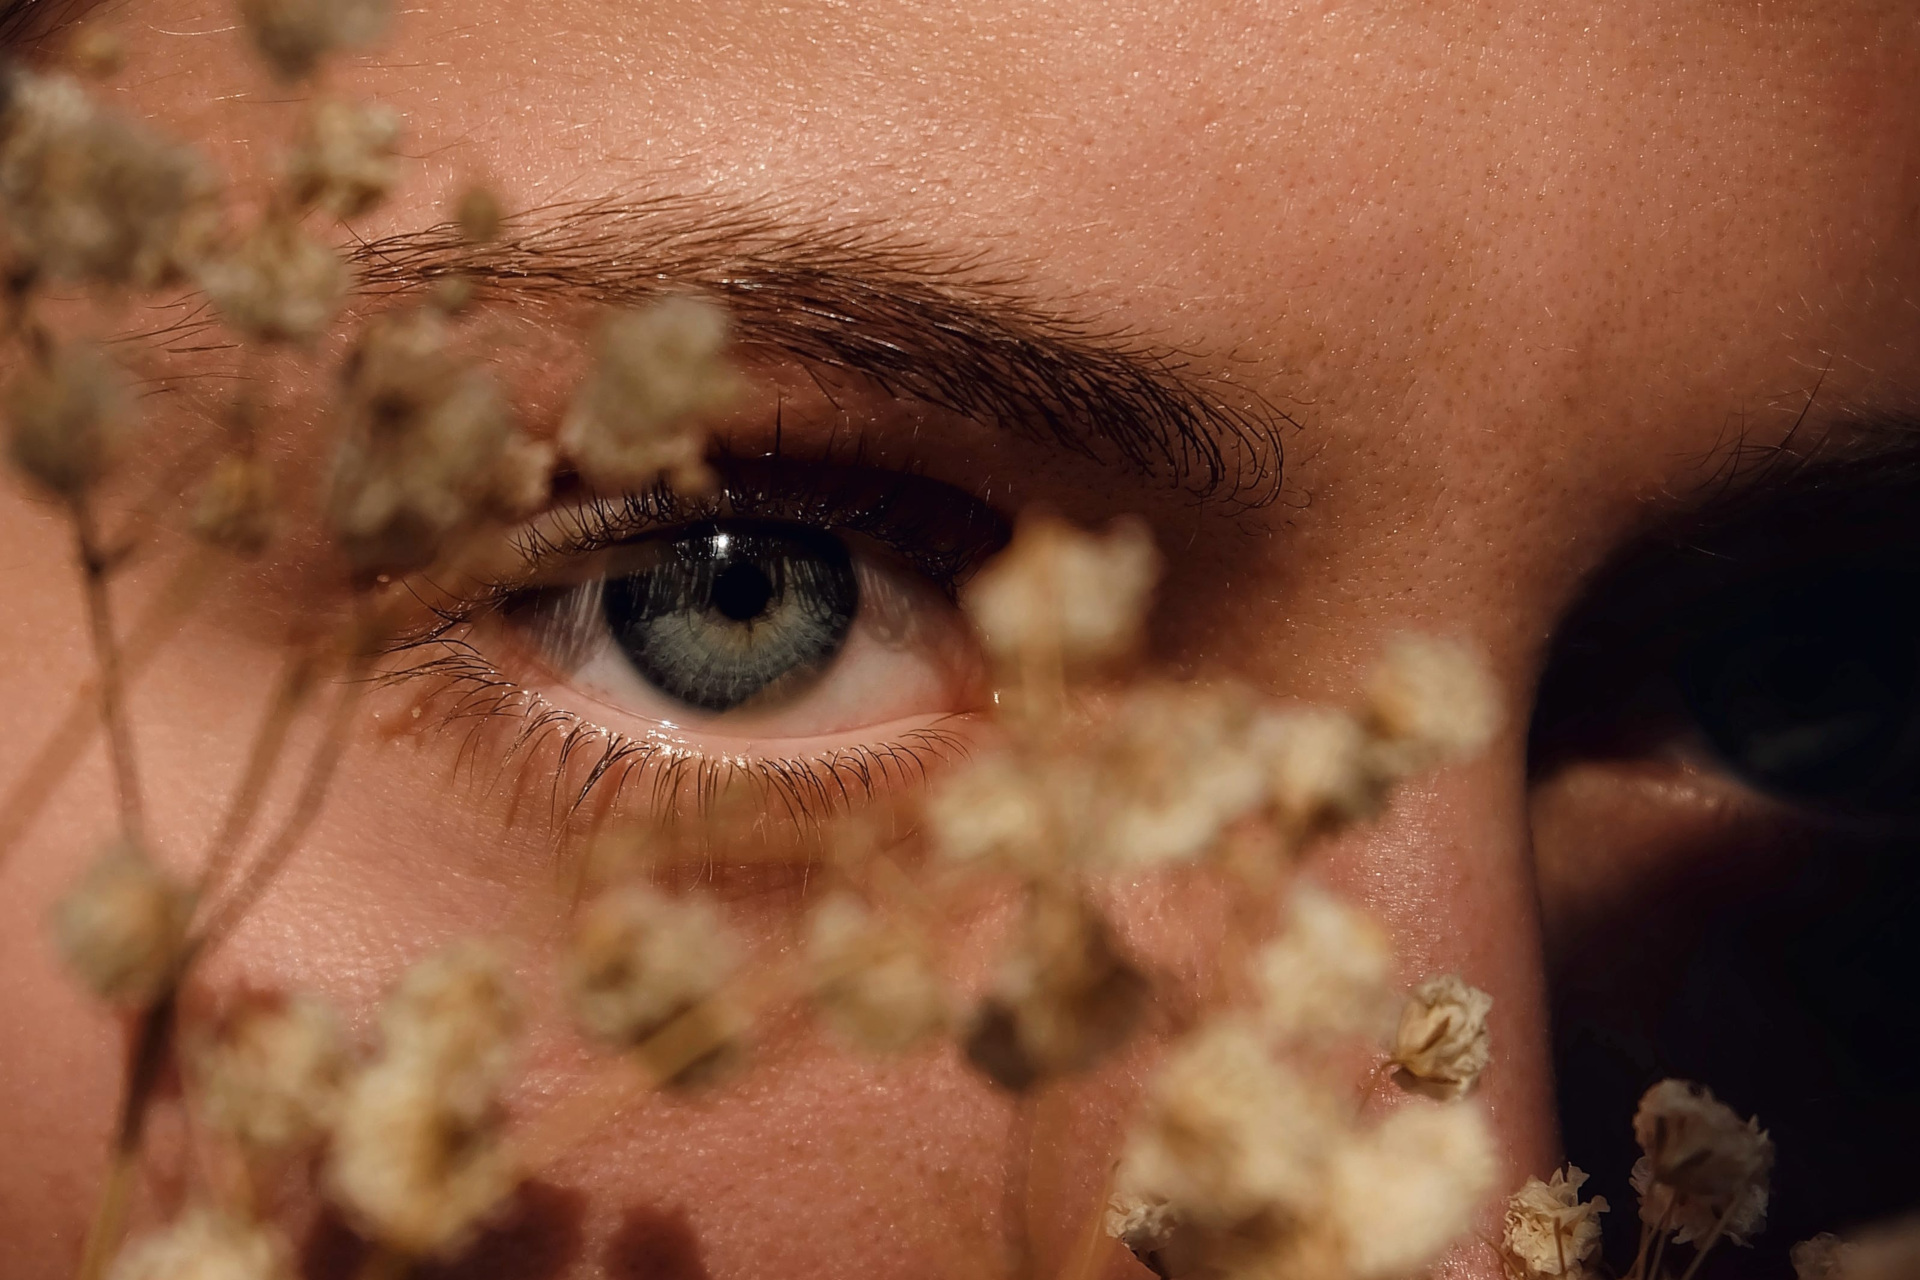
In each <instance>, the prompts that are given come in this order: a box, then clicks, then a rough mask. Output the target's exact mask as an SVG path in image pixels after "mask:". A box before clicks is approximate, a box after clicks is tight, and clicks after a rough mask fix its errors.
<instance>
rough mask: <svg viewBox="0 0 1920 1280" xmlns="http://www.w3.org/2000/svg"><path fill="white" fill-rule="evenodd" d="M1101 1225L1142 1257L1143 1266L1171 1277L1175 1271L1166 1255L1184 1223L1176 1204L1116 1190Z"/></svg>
mask: <svg viewBox="0 0 1920 1280" xmlns="http://www.w3.org/2000/svg"><path fill="white" fill-rule="evenodd" d="M1101 1225H1102V1226H1103V1227H1105V1229H1106V1233H1107V1235H1108V1236H1109V1237H1111V1238H1112V1239H1115V1240H1118V1241H1119V1242H1120V1243H1121V1244H1123V1245H1125V1246H1126V1247H1127V1251H1128V1252H1129V1253H1131V1254H1132V1255H1133V1256H1134V1257H1136V1258H1138V1259H1139V1260H1140V1265H1141V1266H1144V1267H1145V1268H1146V1269H1147V1270H1149V1271H1151V1272H1153V1274H1155V1275H1156V1276H1159V1277H1160V1278H1161V1280H1168V1278H1169V1277H1170V1276H1171V1274H1172V1273H1171V1272H1170V1271H1168V1269H1167V1265H1168V1264H1167V1261H1166V1258H1165V1257H1164V1255H1165V1254H1166V1253H1167V1252H1169V1251H1170V1250H1171V1249H1172V1248H1173V1247H1174V1243H1175V1241H1176V1240H1177V1238H1178V1237H1179V1234H1180V1226H1181V1223H1180V1212H1179V1210H1177V1209H1175V1208H1174V1207H1173V1205H1171V1204H1169V1203H1168V1202H1167V1201H1165V1200H1163V1199H1160V1198H1158V1197H1149V1196H1143V1195H1140V1194H1137V1193H1135V1192H1129V1191H1115V1192H1114V1193H1113V1194H1112V1195H1111V1196H1109V1197H1108V1198H1107V1207H1106V1214H1105V1217H1104V1219H1103V1221H1102V1224H1101Z"/></svg>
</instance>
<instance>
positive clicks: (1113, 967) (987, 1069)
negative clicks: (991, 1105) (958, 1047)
mask: <svg viewBox="0 0 1920 1280" xmlns="http://www.w3.org/2000/svg"><path fill="white" fill-rule="evenodd" d="M1147 993H1148V984H1147V979H1146V977H1145V976H1144V975H1143V974H1142V973H1141V972H1140V971H1139V970H1138V969H1136V968H1135V967H1134V966H1133V964H1132V962H1130V961H1129V960H1128V959H1127V957H1126V956H1125V954H1124V953H1123V952H1122V951H1121V949H1120V945H1119V942H1118V940H1117V939H1116V938H1115V937H1114V936H1113V930H1112V926H1110V925H1109V924H1108V923H1107V921H1106V918H1105V917H1104V916H1103V915H1101V913H1100V911H1099V909H1098V908H1097V907H1095V906H1094V905H1093V904H1092V903H1091V902H1089V901H1087V900H1086V899H1085V898H1084V897H1083V896H1081V895H1080V894H1079V893H1077V892H1075V891H1073V890H1070V889H1064V888H1060V887H1057V886H1053V885H1048V884H1044V883H1042V884H1036V885H1033V886H1031V887H1030V888H1029V890H1028V892H1027V895H1026V901H1025V904H1024V906H1023V909H1022V912H1021V917H1020V923H1019V926H1018V930H1017V933H1016V936H1015V939H1014V943H1013V946H1012V947H1011V948H1010V949H1009V950H1008V953H1007V955H1006V956H1005V957H1003V959H1002V960H1001V964H1000V970H999V973H998V974H997V976H996V978H995V981H994V984H993V987H992V989H991V990H990V991H989V992H988V994H987V996H986V997H985V999H983V1000H982V1001H981V1003H980V1006H979V1007H978V1008H977V1009H976V1010H975V1011H974V1014H973V1018H972V1020H971V1022H970V1023H969V1025H968V1027H967V1029H966V1032H965V1037H964V1040H965V1050H966V1054H967V1059H968V1061H970V1062H971V1063H972V1064H973V1065H974V1067H975V1068H976V1069H978V1070H979V1071H980V1072H981V1073H982V1074H984V1075H985V1076H986V1077H987V1078H988V1079H989V1080H992V1081H993V1082H994V1083H995V1084H997V1085H999V1086H1000V1087H1001V1088H1003V1089H1009V1090H1013V1091H1015V1092H1019V1091H1021V1090H1024V1089H1027V1088H1030V1087H1032V1086H1033V1085H1035V1084H1037V1083H1039V1082H1041V1081H1043V1080H1046V1079H1050V1078H1052V1077H1054V1076H1058V1075H1061V1074H1064V1073H1066V1072H1071V1071H1079V1070H1083V1069H1085V1068H1086V1067H1089V1066H1091V1065H1092V1064H1093V1063H1094V1062H1096V1061H1097V1060H1099V1058H1100V1057H1102V1056H1103V1055H1105V1054H1106V1053H1108V1052H1109V1051H1111V1050H1112V1049H1113V1048H1115V1047H1116V1046H1118V1045H1119V1044H1120V1043H1121V1042H1122V1041H1124V1040H1125V1039H1126V1038H1127V1036H1128V1035H1129V1034H1130V1033H1131V1032H1132V1030H1133V1027H1134V1025H1135V1024H1136V1023H1137V1022H1138V1021H1139V1018H1140V1015H1141V1012H1142V1011H1143V1009H1144V1008H1145V1006H1146V998H1147Z"/></svg>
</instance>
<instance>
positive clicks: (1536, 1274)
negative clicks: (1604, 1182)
mask: <svg viewBox="0 0 1920 1280" xmlns="http://www.w3.org/2000/svg"><path fill="white" fill-rule="evenodd" d="M1586 1181H1587V1175H1586V1174H1585V1173H1584V1172H1583V1171H1582V1170H1580V1169H1578V1168H1576V1167H1575V1166H1573V1165H1568V1166H1567V1167H1566V1168H1565V1169H1564V1170H1561V1169H1555V1170H1554V1171H1553V1176H1552V1177H1551V1178H1549V1179H1548V1180H1547V1181H1545V1182H1542V1181H1540V1179H1538V1178H1528V1179H1527V1185H1525V1186H1524V1187H1521V1188H1520V1189H1519V1190H1518V1191H1516V1192H1514V1193H1513V1195H1512V1196H1511V1197H1510V1198H1509V1199H1508V1200H1507V1218H1506V1231H1505V1234H1504V1235H1503V1236H1502V1237H1501V1245H1500V1248H1501V1258H1502V1261H1503V1262H1504V1263H1505V1265H1506V1270H1507V1275H1508V1277H1509V1278H1510V1280H1544V1277H1547V1276H1568V1277H1572V1278H1573V1280H1590V1278H1591V1277H1592V1276H1593V1275H1594V1274H1595V1273H1594V1272H1593V1270H1592V1268H1591V1265H1590V1264H1592V1262H1593V1261H1594V1259H1595V1258H1597V1257H1598V1256H1599V1253H1600V1215H1601V1214H1603V1213H1605V1212H1606V1211H1607V1202H1606V1200H1605V1199H1604V1198H1603V1197H1601V1196H1595V1197H1594V1198H1593V1199H1591V1200H1588V1201H1586V1202H1585V1203H1582V1202H1581V1200H1580V1188H1581V1186H1582V1185H1584V1184H1585V1183H1586Z"/></svg>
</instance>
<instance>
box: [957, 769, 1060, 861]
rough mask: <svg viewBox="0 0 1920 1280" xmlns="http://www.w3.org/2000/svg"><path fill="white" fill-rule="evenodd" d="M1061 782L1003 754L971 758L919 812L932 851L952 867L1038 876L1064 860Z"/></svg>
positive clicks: (1045, 771) (1046, 772)
mask: <svg viewBox="0 0 1920 1280" xmlns="http://www.w3.org/2000/svg"><path fill="white" fill-rule="evenodd" d="M1060 798H1061V791H1060V784H1059V780H1056V779H1054V778H1052V777H1051V776H1050V774H1049V771H1048V770H1046V769H1044V768H1042V767H1041V766H1040V765H1039V764H1038V763H1037V762H1030V761H1026V760H1022V759H1019V758H1016V757H1015V756H1012V755H1009V754H1007V753H1004V752H988V753H982V754H980V755H977V756H975V757H973V758H972V759H971V760H969V761H967V762H966V763H965V764H962V765H960V766H958V767H956V768H954V769H952V770H950V771H949V772H948V773H947V774H946V775H945V776H944V777H942V778H941V779H940V780H939V781H938V782H936V783H935V784H933V786H932V787H931V788H929V790H928V793H927V798H926V803H925V807H924V809H923V815H924V819H925V821H926V824H927V830H928V832H929V833H930V835H931V836H932V840H933V845H934V847H935V848H936V849H937V850H938V851H939V852H940V854H941V855H942V856H943V857H947V858H951V859H953V860H954V861H956V862H992V863H997V864H1000V865H1002V866H1006V867H1012V868H1018V869H1024V870H1029V871H1038V870H1040V869H1043V868H1045V867H1048V866H1052V865H1057V864H1058V863H1059V862H1060V861H1061V860H1062V858H1063V856H1064V851H1063V850H1062V848H1061V847H1060V841H1059V839H1057V838H1056V836H1055V832H1056V831H1057V830H1058V828H1060V827H1061V826H1062V825H1064V824H1062V823H1061V822H1059V821H1058V819H1057V818H1056V816H1055V810H1056V808H1057V806H1058V802H1059V800H1060Z"/></svg>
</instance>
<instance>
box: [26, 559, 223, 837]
mask: <svg viewBox="0 0 1920 1280" xmlns="http://www.w3.org/2000/svg"><path fill="white" fill-rule="evenodd" d="M210 563H211V561H210V559H209V557H208V555H207V554H206V553H205V552H204V551H200V550H196V551H194V552H193V553H191V554H190V555H189V556H188V557H187V559H186V560H184V561H182V562H181V565H180V568H179V569H178V570H177V571H176V572H175V573H174V575H173V577H172V578H171V579H170V580H169V581H168V582H166V583H165V584H164V585H163V586H161V588H160V589H159V590H158V591H157V592H156V593H155V594H154V596H153V597H152V599H150V600H149V601H148V602H147V603H146V605H145V606H144V607H143V608H142V611H141V614H140V616H139V617H138V618H136V619H135V620H134V623H133V627H132V629H131V630H130V631H129V633H128V636H127V642H126V643H125V644H124V645H122V646H121V651H122V653H123V654H124V656H125V664H124V668H123V670H124V673H125V676H126V678H127V679H128V680H129V681H131V680H133V679H134V678H135V677H136V676H138V675H139V674H140V673H141V672H142V671H144V670H145V669H146V667H147V665H148V664H149V663H151V662H152V661H153V657H154V655H155V654H156V653H157V652H159V650H160V649H162V648H163V647H164V646H165V645H166V644H167V642H168V641H169V640H171V639H173V637H174V636H176V635H178V634H179V632H180V627H181V624H183V623H184V622H185V621H186V620H187V616H188V614H189V613H190V612H191V611H192V609H193V606H194V605H195V604H196V603H198V601H199V599H200V595H201V591H202V589H203V588H204V587H205V586H206V583H207V576H208V575H207V569H208V566H209V564H210ZM99 725H100V686H99V682H98V681H97V680H89V681H87V682H86V683H84V684H82V685H81V686H80V687H79V688H77V689H75V690H74V692H73V696H72V698H71V700H70V701H69V702H68V704H67V712H66V714H65V715H64V716H62V717H61V718H60V722H59V725H58V727H57V728H55V729H54V731H53V732H52V733H51V734H50V735H48V737H47V739H46V741H44V742H43V743H41V744H40V749H39V750H38V751H36V752H35V753H34V755H33V758H32V759H31V760H29V761H28V762H27V767H26V769H25V770H24V771H23V772H22V773H21V774H20V776H19V777H18V778H16V779H15V780H14V783H13V785H12V786H11V787H9V788H7V792H6V795H5V797H4V798H0V863H4V862H5V861H6V858H7V855H8V854H9V853H11V852H12V851H13V847H14V846H15V845H16V844H17V843H19V841H20V838H21V837H22V836H24V835H25V834H26V833H27V831H28V829H29V828H31V827H32V825H33V822H34V819H36V818H38V817H39V816H40V813H41V811H42V810H43V809H45V808H46V804H47V801H48V800H50V799H51V798H52V797H53V795H54V793H55V792H56V791H58V790H59V786H60V782H61V780H62V779H64V778H65V777H66V776H67V774H68V773H69V772H70V771H71V770H72V769H73V767H74V765H75V764H76V763H77V762H78V761H79V759H80V756H81V753H82V752H84V751H85V750H86V749H87V744H88V743H89V742H91V741H92V740H93V733H94V730H95V729H96V728H98V727H99Z"/></svg>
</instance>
